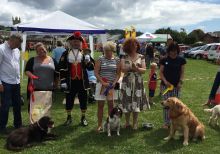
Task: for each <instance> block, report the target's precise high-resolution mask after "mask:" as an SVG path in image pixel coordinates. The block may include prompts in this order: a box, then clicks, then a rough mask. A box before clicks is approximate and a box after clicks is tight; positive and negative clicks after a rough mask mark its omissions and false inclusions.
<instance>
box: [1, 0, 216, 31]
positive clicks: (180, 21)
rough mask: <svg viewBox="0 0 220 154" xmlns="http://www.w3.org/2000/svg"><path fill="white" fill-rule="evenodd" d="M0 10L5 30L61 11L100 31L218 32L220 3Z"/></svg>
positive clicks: (187, 0) (14, 2)
mask: <svg viewBox="0 0 220 154" xmlns="http://www.w3.org/2000/svg"><path fill="white" fill-rule="evenodd" d="M0 7H1V9H0V25H6V26H10V25H12V20H11V19H12V16H20V17H21V20H22V22H30V21H32V20H33V19H36V18H41V17H43V16H45V15H46V14H49V13H51V12H53V11H57V10H61V11H63V12H65V13H67V14H70V15H72V16H74V17H76V18H79V19H81V20H84V21H87V22H89V23H91V24H94V25H96V26H98V27H100V28H103V29H125V28H126V27H127V26H131V25H132V26H134V27H135V28H136V29H137V31H141V32H146V31H148V32H151V33H153V32H154V31H155V30H156V29H158V28H167V27H171V28H172V29H175V30H179V31H180V29H181V28H184V29H185V30H186V32H187V33H189V32H191V31H192V30H193V29H198V28H199V29H202V30H203V31H205V32H213V31H220V0H0ZM61 22H62V21H61Z"/></svg>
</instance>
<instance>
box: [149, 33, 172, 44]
mask: <svg viewBox="0 0 220 154" xmlns="http://www.w3.org/2000/svg"><path fill="white" fill-rule="evenodd" d="M154 35H155V36H156V38H153V39H152V40H150V42H152V43H166V42H167V39H170V38H171V39H172V37H171V35H170V34H154Z"/></svg>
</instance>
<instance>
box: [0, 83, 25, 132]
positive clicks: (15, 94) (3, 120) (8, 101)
mask: <svg viewBox="0 0 220 154" xmlns="http://www.w3.org/2000/svg"><path fill="white" fill-rule="evenodd" d="M2 85H3V87H4V91H3V92H1V93H0V94H1V107H0V129H5V128H6V125H7V123H8V113H9V108H10V106H11V105H12V107H13V115H14V127H15V128H19V127H21V125H22V119H21V95H20V84H8V83H5V82H2Z"/></svg>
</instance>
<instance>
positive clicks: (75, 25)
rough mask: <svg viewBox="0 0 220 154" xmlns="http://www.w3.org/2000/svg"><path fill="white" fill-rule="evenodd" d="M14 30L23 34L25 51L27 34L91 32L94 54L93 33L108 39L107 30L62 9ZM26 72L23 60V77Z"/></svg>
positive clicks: (19, 25)
mask: <svg viewBox="0 0 220 154" xmlns="http://www.w3.org/2000/svg"><path fill="white" fill-rule="evenodd" d="M12 30H14V31H20V32H22V34H23V43H22V45H21V48H22V52H25V48H26V40H27V35H48V34H50V35H69V34H71V33H73V32H75V31H80V32H81V33H82V34H89V44H90V49H91V51H92V56H93V36H92V34H101V35H100V36H101V40H102V41H103V42H105V41H106V36H105V30H102V29H99V28H98V27H96V26H94V25H92V24H89V23H87V22H85V21H82V20H80V19H77V18H75V17H73V16H71V15H68V14H66V13H64V12H62V11H55V12H52V13H50V14H48V15H46V16H44V17H42V18H38V19H35V20H34V21H33V22H31V23H21V24H17V25H14V27H12ZM23 72H24V60H22V78H23Z"/></svg>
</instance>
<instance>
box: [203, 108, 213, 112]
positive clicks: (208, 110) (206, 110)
mask: <svg viewBox="0 0 220 154" xmlns="http://www.w3.org/2000/svg"><path fill="white" fill-rule="evenodd" d="M212 110H213V108H211V109H204V111H205V112H210V113H211V112H212Z"/></svg>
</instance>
